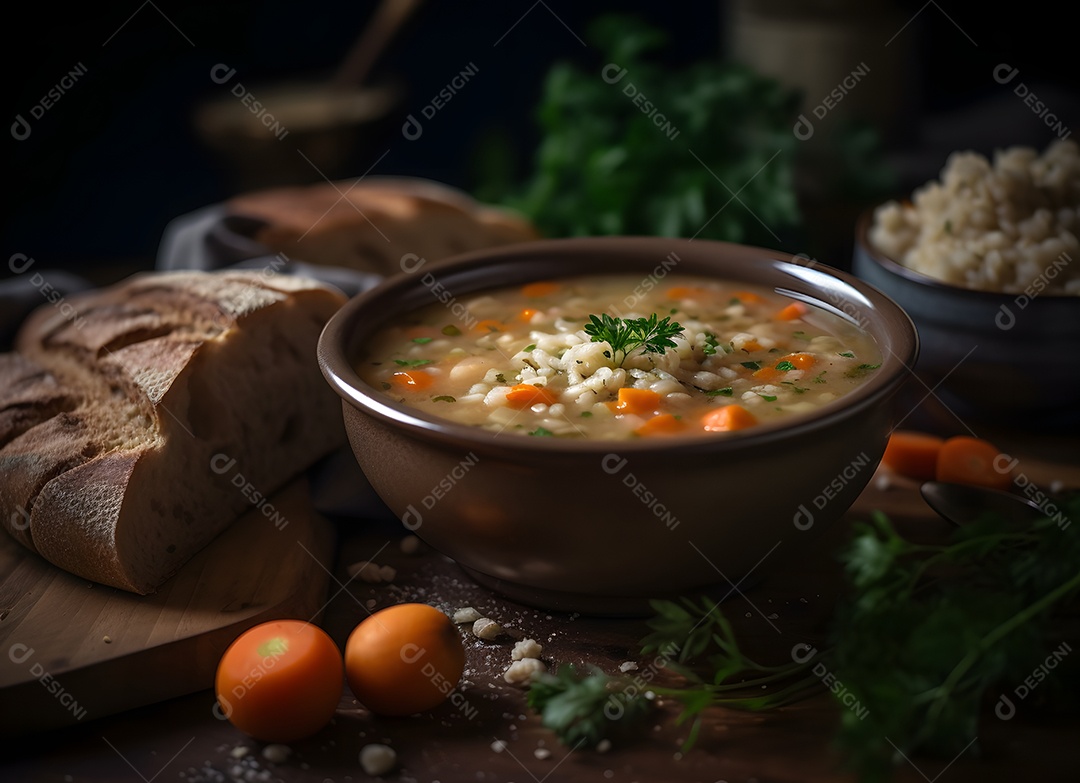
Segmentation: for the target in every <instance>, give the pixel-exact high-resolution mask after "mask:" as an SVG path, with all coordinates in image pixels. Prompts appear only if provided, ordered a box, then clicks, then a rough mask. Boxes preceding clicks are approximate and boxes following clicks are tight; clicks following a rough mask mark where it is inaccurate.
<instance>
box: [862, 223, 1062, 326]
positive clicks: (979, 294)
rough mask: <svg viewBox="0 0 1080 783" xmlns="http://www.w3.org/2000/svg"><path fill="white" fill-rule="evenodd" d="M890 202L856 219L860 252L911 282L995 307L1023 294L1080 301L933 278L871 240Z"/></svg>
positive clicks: (1054, 294) (1049, 294) (1050, 294)
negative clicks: (873, 227) (875, 224)
mask: <svg viewBox="0 0 1080 783" xmlns="http://www.w3.org/2000/svg"><path fill="white" fill-rule="evenodd" d="M887 203H889V202H883V203H881V204H879V205H877V206H875V207H870V208H869V209H865V210H863V212H862V213H861V214H860V215H859V217H858V219H857V220H856V221H855V245H856V252H857V251H858V249H859V248H861V249H862V250H864V251H865V252H866V255H867V257H869V258H870V260H872V261H873V262H874V263H875V264H877V265H878V266H880V267H881V268H882V269H884V270H885V271H886V272H889V273H891V274H892V275H894V276H896V277H899V278H902V279H904V280H907V281H908V282H911V283H915V284H916V285H921V286H925V287H927V288H932V289H936V290H937V291H940V292H941V293H943V294H949V295H954V296H962V297H967V298H968V299H970V300H972V301H976V302H983V303H985V304H987V305H993V306H995V307H996V306H998V305H1001V304H1007V303H1009V302H1014V301H1016V299H1017V298H1018V297H1021V296H1027V297H1029V298H1031V299H1033V300H1034V299H1046V300H1048V301H1055V302H1056V301H1060V302H1067V301H1080V297H1078V296H1077V295H1076V294H1061V293H1056V292H1053V291H1051V292H1047V291H1046V289H1043V290H1042V291H1037V292H1035V293H1034V294H1028V293H1026V292H1025V291H1017V292H1013V293H1009V292H1007V291H987V290H985V289H982V288H967V287H965V286H960V285H954V284H953V283H949V282H946V281H945V280H939V279H938V278H936V277H931V276H930V275H927V274H924V273H923V272H918V271H916V270H914V269H911V268H910V267H906V266H904V265H903V264H901V263H900V262H899V261H897V260H896V259H894V258H892V257H891V256H889V255H887V254H886V253H884V252H883V251H882V250H880V249H878V247H877V246H876V245H874V243H873V242H871V241H870V225H871V223H872V222H873V220H874V214H875V212H876V211H877V210H878V209H879V208H880V207H883V206H885V204H887Z"/></svg>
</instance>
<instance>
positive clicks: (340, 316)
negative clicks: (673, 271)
mask: <svg viewBox="0 0 1080 783" xmlns="http://www.w3.org/2000/svg"><path fill="white" fill-rule="evenodd" d="M689 241H691V240H686V239H682V238H665V237H647V236H610V237H577V238H568V239H541V240H537V241H532V242H519V243H515V244H512V245H503V246H500V247H496V248H489V249H486V250H480V251H473V252H469V253H464V254H460V255H456V256H453V257H451V258H447V259H444V260H441V261H436V262H430V263H428V264H427V265H426V267H425V268H426V270H427V271H428V272H429V273H441V274H447V273H453V272H455V271H456V272H468V270H470V269H472V268H475V267H484V266H487V265H492V264H495V263H498V262H500V261H502V262H504V263H505V262H506V261H509V260H511V259H514V258H515V257H519V256H520V257H528V256H530V255H533V254H536V253H537V252H539V251H541V250H543V251H545V252H546V253H547V254H549V255H551V254H555V255H564V256H565V255H574V254H592V255H597V256H603V255H612V254H614V253H617V252H618V250H619V249H620V248H622V247H626V246H627V244H626V243H633V244H634V245H637V246H639V247H640V246H646V245H647V244H649V243H652V244H653V245H655V248H654V249H655V250H656V251H657V253H658V255H657V257H664V256H666V255H667V253H666V251H667V250H670V249H671V248H672V246H673V245H675V244H677V243H686V242H689ZM692 241H693V242H694V244H695V245H697V246H699V247H706V248H713V249H715V251H716V252H717V253H729V254H730V253H732V252H737V253H741V254H749V255H751V256H753V257H754V258H755V259H760V260H761V261H762V262H765V263H770V264H771V265H772V266H773V267H775V268H780V269H783V268H787V267H802V268H806V269H813V270H815V271H817V272H821V273H824V274H826V275H827V276H829V277H831V278H834V279H835V280H838V281H839V282H840V283H842V284H844V285H846V286H847V287H848V288H849V289H853V290H854V291H855V292H856V293H858V294H859V295H861V296H862V297H863V298H864V299H866V300H868V301H869V302H870V305H871V309H872V310H874V311H877V312H888V313H890V317H889V318H888V319H887V320H888V321H890V322H895V323H899V324H901V325H902V328H901V329H898V330H895V333H893V330H890V337H891V338H892V340H893V341H895V343H896V344H895V345H894V346H893V347H894V348H895V349H896V350H895V351H890V350H887V349H888V346H884V345H880V344H879V346H878V347H879V349H881V351H882V360H881V361H882V365H881V369H882V370H883V372H881V373H875V374H874V375H872V376H871V377H870V378H869V379H867V381H866V383H864V384H863V385H861V386H859V387H857V388H855V389H853V390H851V391H850V392H848V393H847V394H845V395H843V396H842V397H839V398H837V399H836V400H833V401H830V402H827V403H825V404H824V405H822V406H821V407H820V408H818V409H816V410H814V411H811V412H808V413H803V414H800V415H799V416H798V419H797V420H795V421H787V420H784V421H780V422H768V423H764V424H761V425H759V426H756V427H752V428H749V429H747V430H743V431H739V432H736V433H731V434H727V435H724V436H723V437H718V438H710V437H703V436H701V435H699V434H689V435H671V436H667V437H664V438H655V439H640V440H613V439H587V438H582V439H576V438H574V439H572V438H525V437H523V436H520V435H516V434H515V435H509V436H503V433H502V432H496V431H492V430H488V429H486V428H483V427H477V426H473V425H467V424H459V423H457V422H454V421H451V420H449V419H444V418H440V417H436V416H432V415H429V414H426V413H424V412H422V411H419V410H418V409H416V408H412V407H410V406H408V405H406V404H404V403H398V402H396V401H394V400H392V399H390V398H389V397H386V396H385V395H384V394H383V393H382V392H381V391H379V390H377V389H375V388H373V387H370V386H368V385H367V384H366V383H365V382H364V381H363V380H362V379H361V378H360V376H359V374H358V373H357V372H356V370H355V369H354V368H353V366H352V364H351V363H350V362H349V359H348V356H347V355H346V353H347V350H348V341H349V335H348V333H347V330H348V329H349V328H350V327H351V326H352V325H353V322H354V321H355V320H357V313H358V312H363V310H364V309H366V308H367V307H368V306H371V305H372V303H376V302H379V301H380V300H383V299H386V298H388V297H390V296H391V295H392V294H393V293H394V292H395V291H397V290H399V289H405V290H408V289H411V288H414V287H418V286H420V285H421V283H420V282H419V281H420V278H421V276H420V275H410V274H406V273H404V272H402V273H399V274H395V275H393V276H392V277H388V278H386V279H385V280H383V281H382V282H380V283H379V284H378V285H376V286H375V287H374V288H371V289H369V290H368V291H365V292H363V293H361V294H358V295H357V296H355V297H353V298H352V299H350V300H349V301H348V302H347V303H346V304H345V305H344V306H342V307H341V308H340V309H339V310H338V311H337V312H336V313H335V314H334V315H333V316H332V317H331V319H330V320H329V322H328V323H327V324H326V326H325V327H324V328H323V330H322V333H321V334H320V336H319V343H318V362H319V367H320V369H321V370H322V373H323V376H324V377H325V379H326V381H327V382H328V383H329V384H330V386H331V387H332V388H333V389H334V390H335V391H336V392H337V393H338V395H339V396H340V397H341V398H342V400H343V401H344V402H345V403H347V404H350V405H351V406H352V407H353V408H357V409H358V410H360V411H361V412H363V413H365V414H368V415H371V416H374V417H375V418H377V419H379V420H381V421H382V422H383V423H385V424H389V425H392V426H394V427H398V428H403V429H405V430H407V431H409V432H411V433H412V434H413V435H416V436H421V437H423V438H425V439H433V440H437V441H441V442H443V443H448V444H451V445H455V446H457V447H459V448H472V449H474V450H475V449H481V450H483V451H484V452H485V453H488V454H491V453H493V452H501V453H503V454H508V455H517V456H521V455H526V454H528V455H553V456H570V455H588V456H597V455H606V454H612V453H616V454H627V455H630V454H633V455H635V456H646V455H653V456H657V457H664V456H666V455H670V454H671V453H672V452H680V453H698V452H707V453H710V454H713V453H724V452H731V451H738V452H742V451H743V450H745V449H748V448H751V447H754V446H762V445H767V444H771V443H773V442H775V441H782V440H787V439H789V438H792V437H794V436H796V435H799V434H806V433H811V432H815V431H817V430H821V429H826V428H829V427H831V426H833V425H835V424H837V423H840V422H842V421H845V420H847V419H849V418H851V417H854V416H856V415H858V414H859V413H860V412H862V411H863V410H865V409H866V408H868V407H871V406H875V405H878V404H880V403H881V402H882V401H883V400H886V399H888V398H889V397H891V396H892V394H893V393H894V392H895V391H896V390H897V389H898V388H899V386H900V385H901V383H902V382H903V381H904V376H905V374H906V373H913V371H914V366H915V361H916V359H917V358H918V354H919V336H918V331H917V330H916V328H915V325H914V323H913V322H912V320H911V318H910V316H909V315H908V314H907V313H906V312H905V311H904V310H903V309H902V308H901V307H900V305H898V304H897V303H896V302H894V301H893V300H892V299H891V298H890V297H888V296H887V295H886V294H884V293H883V292H881V291H880V290H878V289H877V288H875V287H874V286H873V285H872V284H870V283H868V282H866V281H865V280H862V279H860V278H858V277H856V276H854V275H853V274H849V273H847V272H843V271H841V270H839V269H835V268H834V267H830V266H828V265H825V264H822V263H820V262H817V261H816V260H814V259H810V258H807V257H806V256H803V255H792V254H790V253H786V252H781V251H776V250H769V249H767V248H760V247H755V246H751V245H741V244H736V243H731V242H718V241H712V240H692ZM661 249H663V250H665V252H663V253H661V252H659V251H660V250H661ZM519 263H520V261H519ZM628 271H631V272H632V271H634V270H632V269H631V270H628ZM589 274H593V273H592V272H589V271H583V272H577V271H570V270H567V272H566V273H565V275H564V276H566V277H573V276H581V275H589ZM595 274H603V273H601V272H596V273H595ZM717 277H718V279H723V278H720V277H719V275H717ZM747 282H753V283H756V284H758V285H767V286H768V285H771V284H766V283H761V282H759V281H753V280H747ZM508 285H510V284H508V283H505V282H499V281H498V280H490V281H487V282H484V283H482V284H480V285H474V286H470V287H469V288H468V290H467V291H466V292H464V293H468V294H477V293H480V292H481V291H486V290H491V289H499V288H504V287H507V286H508ZM772 287H773V288H774V290H775V289H777V288H778V287H779V286H775V285H774V286H772ZM779 293H783V292H779ZM790 293H794V294H796V296H793V297H792V298H793V299H795V300H796V301H805V302H809V303H811V304H817V305H818V306H819V307H822V306H823V307H824V309H826V310H829V311H831V312H834V313H835V314H839V315H841V316H842V317H844V318H845V319H846V320H848V321H849V322H852V323H855V325H856V326H859V324H858V323H857V322H855V320H854V318H852V317H851V315H850V314H847V313H844V312H842V311H841V310H840V309H839V308H837V307H835V306H833V305H829V304H828V303H827V298H826V297H825V296H824V295H822V296H820V297H810V296H808V295H805V294H801V293H799V292H795V291H791V292H790ZM790 293H789V294H786V295H790ZM433 301H434V300H433ZM405 311H407V309H406V310H402V311H401V312H405ZM383 323H385V320H383V321H379V322H378V323H376V324H374V325H372V326H368V327H365V330H366V331H375V330H376V329H378V328H379V327H380V326H382V324H383ZM860 328H861V327H860ZM875 342H876V341H875ZM523 446H524V448H522V447H523Z"/></svg>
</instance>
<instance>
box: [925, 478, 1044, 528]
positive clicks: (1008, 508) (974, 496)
mask: <svg viewBox="0 0 1080 783" xmlns="http://www.w3.org/2000/svg"><path fill="white" fill-rule="evenodd" d="M919 492H920V493H922V496H923V499H924V500H925V501H926V502H927V503H928V504H929V505H930V508H932V509H934V511H936V512H938V513H939V514H941V516H943V517H945V519H947V520H949V521H950V522H952V523H953V524H954V525H957V526H958V527H959V526H961V525H967V524H970V523H971V522H974V521H975V520H976V519H978V518H979V517H980V516H982V515H983V514H986V513H992V514H998V515H1000V516H1002V517H1004V518H1005V519H1006V520H1007V521H1008V522H1009V523H1010V524H1014V525H1017V526H1018V527H1027V526H1028V525H1030V524H1031V523H1032V522H1034V521H1035V520H1037V519H1042V518H1043V517H1045V516H1046V512H1045V511H1044V510H1043V509H1041V508H1039V506H1038V505H1036V504H1035V503H1034V502H1033V501H1031V500H1028V499H1027V498H1022V497H1019V496H1018V495H1013V494H1012V493H1010V492H1002V491H1000V490H997V489H985V488H983V487H972V486H968V485H966V484H949V483H945V482H941V481H927V482H925V483H924V484H923V485H922V486H921V487H919Z"/></svg>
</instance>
